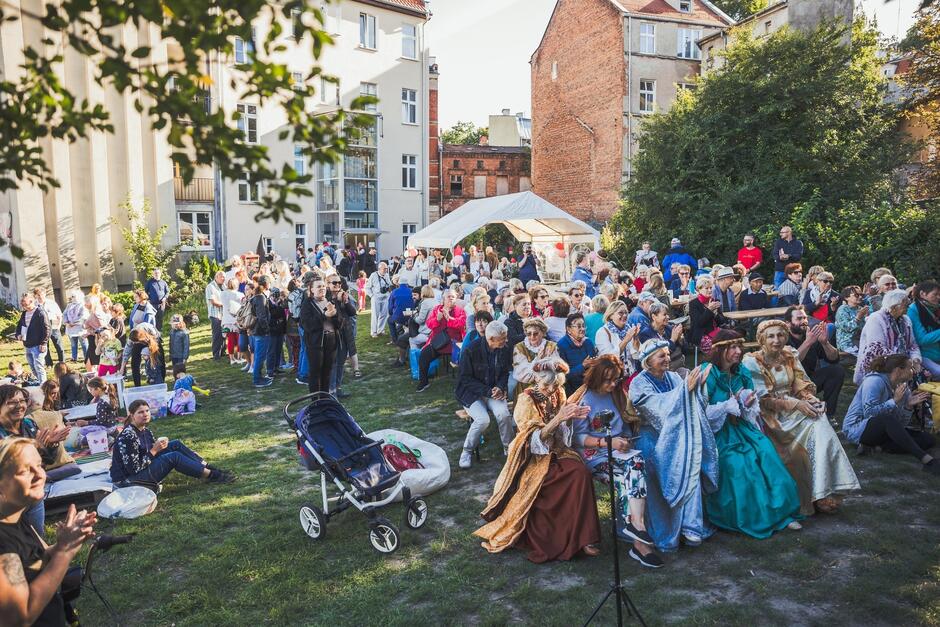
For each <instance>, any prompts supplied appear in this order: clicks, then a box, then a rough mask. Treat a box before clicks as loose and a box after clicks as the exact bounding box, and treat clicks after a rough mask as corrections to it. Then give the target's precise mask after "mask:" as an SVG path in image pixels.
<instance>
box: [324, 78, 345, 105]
mask: <svg viewBox="0 0 940 627" xmlns="http://www.w3.org/2000/svg"><path fill="white" fill-rule="evenodd" d="M339 97H340V96H339V82H338V81H336V80H335V79H334V80H330V79H327V78H326V77H325V76H321V77H320V102H321V103H323V104H328V105H339V102H340V101H339Z"/></svg>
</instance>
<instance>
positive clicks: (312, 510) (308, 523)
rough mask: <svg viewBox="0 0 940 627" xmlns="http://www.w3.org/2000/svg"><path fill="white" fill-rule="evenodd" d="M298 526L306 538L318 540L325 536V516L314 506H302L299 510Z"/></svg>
mask: <svg viewBox="0 0 940 627" xmlns="http://www.w3.org/2000/svg"><path fill="white" fill-rule="evenodd" d="M300 526H301V527H302V528H303V530H304V533H306V534H307V535H308V536H310V537H311V538H313V539H314V540H319V539H320V538H322V537H323V536H324V535H326V515H325V514H324V513H323V510H322V509H320V508H319V507H317V506H316V505H304V506H303V507H301V508H300Z"/></svg>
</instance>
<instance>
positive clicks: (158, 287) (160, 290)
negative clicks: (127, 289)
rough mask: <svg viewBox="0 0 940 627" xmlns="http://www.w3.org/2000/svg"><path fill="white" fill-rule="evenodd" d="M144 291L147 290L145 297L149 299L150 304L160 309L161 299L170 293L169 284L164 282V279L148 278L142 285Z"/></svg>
mask: <svg viewBox="0 0 940 627" xmlns="http://www.w3.org/2000/svg"><path fill="white" fill-rule="evenodd" d="M144 291H146V292H147V298H149V299H150V304H151V305H153V306H154V307H155V308H156V309H161V305H160V303H161V301H163V299H164V298H166V297H167V296H169V295H170V286H169V285H167V284H166V281H164V280H163V279H160V280H159V281H157V280H156V279H150V280H149V281H147V285H146V286H145V287H144Z"/></svg>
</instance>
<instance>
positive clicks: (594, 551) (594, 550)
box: [581, 544, 601, 557]
mask: <svg viewBox="0 0 940 627" xmlns="http://www.w3.org/2000/svg"><path fill="white" fill-rule="evenodd" d="M581 550H582V551H584V554H585V555H587V556H588V557H597V556H598V555H600V554H601V550H600V548H599V547H596V546H594V545H593V544H589V545H587V546H586V547H584V548H583V549H581Z"/></svg>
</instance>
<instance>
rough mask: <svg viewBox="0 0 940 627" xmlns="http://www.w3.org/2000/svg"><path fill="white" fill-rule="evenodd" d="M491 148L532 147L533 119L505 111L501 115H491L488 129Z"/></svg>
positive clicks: (522, 114)
mask: <svg viewBox="0 0 940 627" xmlns="http://www.w3.org/2000/svg"><path fill="white" fill-rule="evenodd" d="M488 143H489V145H490V146H527V147H530V148H531V147H532V118H527V117H525V114H524V113H521V112H519V113H516V114H511V113H509V109H503V110H502V112H501V113H500V114H499V115H491V116H490V122H489V127H488Z"/></svg>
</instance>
